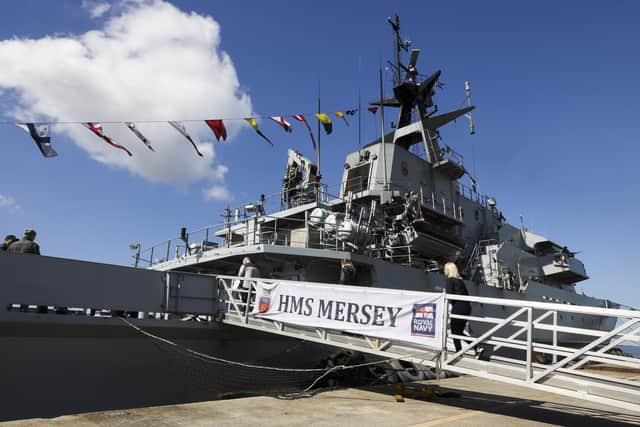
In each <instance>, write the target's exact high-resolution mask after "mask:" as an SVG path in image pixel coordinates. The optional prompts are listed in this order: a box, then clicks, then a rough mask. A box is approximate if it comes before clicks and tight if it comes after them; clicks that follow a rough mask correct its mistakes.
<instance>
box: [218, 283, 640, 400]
mask: <svg viewBox="0 0 640 427" xmlns="http://www.w3.org/2000/svg"><path fill="white" fill-rule="evenodd" d="M217 280H218V282H219V284H220V286H222V287H223V288H224V289H225V292H224V293H223V294H224V295H225V296H226V304H227V313H226V315H225V317H224V319H223V322H225V323H228V324H231V325H235V326H241V327H247V328H251V329H256V330H260V331H263V332H268V333H275V334H280V335H286V336H290V337H294V338H299V339H304V340H308V341H314V342H318V343H322V344H327V345H332V346H338V347H343V348H350V349H354V350H357V351H361V352H364V353H369V354H374V355H377V356H381V357H393V358H397V359H402V360H407V361H409V362H413V363H417V364H420V365H424V366H428V367H432V368H440V369H442V370H448V371H452V372H456V373H460V374H469V375H475V376H479V377H483V378H488V379H493V380H497V381H502V382H506V383H510V384H516V385H520V386H525V387H530V388H534V389H538V390H543V391H549V392H553V393H558V394H562V395H566V396H572V397H577V398H581V399H586V400H590V401H594V402H599V403H604V404H609V405H612V406H615V407H619V408H625V409H630V410H633V411H636V412H640V381H638V380H634V379H633V378H619V377H615V376H613V375H607V374H606V372H598V373H594V372H590V371H588V370H587V369H585V367H586V366H585V365H587V364H588V363H590V362H597V363H605V364H608V365H611V366H622V367H625V368H631V369H637V370H640V360H639V359H635V358H632V357H628V356H625V355H620V354H610V353H608V351H610V350H611V349H612V348H614V347H615V346H616V345H618V344H620V343H623V342H626V341H634V342H639V341H640V311H636V310H628V309H615V308H604V307H585V306H576V305H569V304H558V303H548V302H537V301H526V300H509V299H498V298H488V297H475V296H462V295H450V294H446V293H445V294H444V298H445V303H449V302H452V301H469V302H471V303H472V305H473V304H483V305H494V306H498V307H500V306H501V307H503V309H504V308H507V309H506V310H505V311H504V313H505V317H504V318H499V317H495V316H494V317H481V316H474V315H473V314H471V315H456V314H452V313H448V312H446V313H445V321H447V322H448V321H449V320H450V319H454V318H464V319H467V320H471V322H473V324H478V325H481V324H488V325H489V326H488V327H487V328H485V329H484V331H483V332H480V334H479V335H478V336H477V337H469V336H458V335H453V334H451V333H447V331H445V342H447V343H448V340H449V339H452V338H456V339H461V340H462V341H463V344H462V348H461V350H460V351H457V352H456V351H451V349H450V346H445V349H444V350H443V351H440V350H437V349H434V348H429V347H425V346H421V345H419V344H416V343H408V342H403V341H398V340H390V339H383V338H379V337H375V336H362V335H353V334H350V333H345V332H344V331H341V330H337V329H328V328H318V327H311V326H308V325H307V326H301V325H295V324H290V323H286V324H285V323H282V322H277V321H273V320H269V319H265V318H260V317H256V316H253V315H252V314H251V312H252V310H253V305H254V304H255V301H253V295H254V292H255V289H256V284H257V283H258V282H263V281H264V282H268V283H270V284H277V283H279V282H282V283H285V282H286V283H296V284H298V285H299V286H300V282H297V281H292V280H282V279H271V278H242V277H235V276H222V275H220V276H217ZM236 280H239V281H240V283H242V282H245V283H246V282H247V281H248V282H249V283H250V284H251V286H247V287H246V289H243V288H242V286H240V287H237V286H236V287H235V288H234V287H233V282H234V281H236ZM236 283H238V282H236ZM315 285H318V286H340V285H334V284H327V283H314V286H315ZM375 291H376V292H382V293H386V294H389V296H390V297H392V296H393V295H394V294H399V293H400V294H417V295H418V294H423V293H421V292H419V291H407V290H398V289H383V288H375ZM243 295H244V297H243ZM243 298H244V300H243ZM223 303H224V302H223ZM558 313H573V314H581V315H585V316H596V317H616V318H618V319H626V323H623V324H622V325H621V326H618V327H617V328H614V329H613V330H597V329H588V328H579V327H575V326H571V327H569V326H564V325H562V324H561V322H560V321H559V319H558V317H559V316H558ZM523 317H524V319H523ZM522 329H524V331H523V330H522ZM514 331H515V333H514ZM523 335H524V337H522V336H523ZM569 335H579V336H583V337H586V338H584V339H585V341H584V342H582V343H583V344H584V345H582V346H581V347H579V348H573V347H571V346H568V345H566V344H565V343H564V342H560V341H561V339H559V337H562V336H569ZM520 337H522V338H520ZM588 337H592V338H588ZM491 348H495V349H501V350H510V351H513V352H515V353H518V352H519V354H520V356H513V355H510V354H508V353H504V354H495V355H492V356H491V357H490V358H487V357H485V354H484V351H483V350H487V349H491ZM474 349H475V350H478V351H479V353H480V359H476V358H475V357H474V355H473V354H472V351H473V350H474ZM536 355H543V356H544V355H549V356H552V361H551V363H550V364H545V363H543V361H541V360H537V359H536V357H535V356H536Z"/></svg>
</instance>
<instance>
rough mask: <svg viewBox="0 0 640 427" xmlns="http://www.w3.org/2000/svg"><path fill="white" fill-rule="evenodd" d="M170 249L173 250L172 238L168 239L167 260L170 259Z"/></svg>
mask: <svg viewBox="0 0 640 427" xmlns="http://www.w3.org/2000/svg"><path fill="white" fill-rule="evenodd" d="M170 251H171V239H169V240H167V258H166V260H167V261H169V255H170V253H169V252H170Z"/></svg>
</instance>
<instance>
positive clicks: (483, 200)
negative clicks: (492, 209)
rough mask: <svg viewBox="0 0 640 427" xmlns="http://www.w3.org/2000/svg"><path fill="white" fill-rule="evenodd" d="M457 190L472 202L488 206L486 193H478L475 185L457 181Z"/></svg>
mask: <svg viewBox="0 0 640 427" xmlns="http://www.w3.org/2000/svg"><path fill="white" fill-rule="evenodd" d="M456 190H457V192H458V194H460V195H461V196H462V197H464V198H465V199H468V200H471V201H472V202H475V203H478V204H479V205H480V206H482V207H485V208H486V207H488V206H489V205H488V204H487V198H488V197H487V196H486V195H485V194H481V193H478V190H476V189H475V188H473V187H469V186H467V185H465V184H463V183H461V182H457V183H456Z"/></svg>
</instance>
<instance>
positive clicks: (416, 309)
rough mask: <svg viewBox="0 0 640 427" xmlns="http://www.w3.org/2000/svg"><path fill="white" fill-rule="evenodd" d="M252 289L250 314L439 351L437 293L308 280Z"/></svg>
mask: <svg viewBox="0 0 640 427" xmlns="http://www.w3.org/2000/svg"><path fill="white" fill-rule="evenodd" d="M256 288H257V290H256V300H255V305H254V307H253V312H252V313H253V315H255V316H256V317H262V318H266V319H270V320H276V321H278V322H284V323H292V324H297V325H304V326H313V327H318V328H327V329H337V330H342V331H345V332H350V333H354V334H361V335H367V336H371V337H378V338H387V339H393V340H401V341H407V342H412V343H418V344H422V345H426V346H428V347H431V348H435V349H442V337H443V329H444V327H445V325H444V324H443V323H444V310H445V309H446V307H445V306H444V296H443V294H441V293H433V292H414V291H402V290H388V289H376V288H364V287H357V286H340V285H322V284H318V283H310V282H274V283H269V282H257V283H256Z"/></svg>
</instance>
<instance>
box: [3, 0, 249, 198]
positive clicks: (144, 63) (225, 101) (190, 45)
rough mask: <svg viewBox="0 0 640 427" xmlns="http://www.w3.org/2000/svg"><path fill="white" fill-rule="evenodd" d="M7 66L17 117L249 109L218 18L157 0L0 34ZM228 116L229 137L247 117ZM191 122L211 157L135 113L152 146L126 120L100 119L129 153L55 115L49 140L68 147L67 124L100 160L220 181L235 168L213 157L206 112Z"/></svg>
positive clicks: (94, 117) (179, 177)
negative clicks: (87, 27) (86, 25)
mask: <svg viewBox="0 0 640 427" xmlns="http://www.w3.org/2000/svg"><path fill="white" fill-rule="evenodd" d="M0 70H2V73H0V91H1V90H3V89H9V92H10V94H7V95H6V96H11V97H12V98H14V97H15V98H17V99H18V105H17V106H16V107H15V110H14V113H13V114H14V115H15V116H16V119H19V120H25V119H26V120H34V119H42V118H43V117H47V118H50V119H52V120H54V121H99V120H102V121H104V122H107V121H115V122H121V121H134V122H135V121H136V120H150V121H153V120H160V121H164V120H183V119H205V118H225V117H248V116H250V115H251V111H252V109H251V100H250V98H249V96H248V95H247V94H246V93H245V92H243V91H242V90H241V88H240V82H239V81H238V77H237V74H236V71H235V68H234V66H233V63H232V61H231V58H230V57H229V55H228V54H227V53H226V52H224V51H222V50H221V49H220V26H219V24H218V23H217V22H216V21H214V20H213V18H211V17H208V16H202V15H198V14H197V13H194V12H191V13H184V12H182V11H180V10H178V9H177V8H176V7H174V6H173V5H171V4H169V3H166V2H163V1H160V0H156V1H152V2H143V3H124V6H123V11H122V13H121V14H120V15H119V16H112V17H110V18H109V19H108V20H107V21H106V22H105V23H104V27H103V28H101V29H98V30H94V31H89V32H87V33H85V34H81V35H77V36H64V37H43V38H41V39H35V40H33V39H19V38H13V39H8V40H3V41H0ZM225 124H226V125H227V131H228V134H229V137H230V138H233V136H234V135H236V134H237V133H238V132H239V130H240V129H241V126H242V124H241V121H227V122H225ZM186 126H187V128H188V130H189V131H190V132H191V133H192V135H193V136H195V137H196V139H199V140H200V141H203V140H206V141H208V142H199V143H198V146H199V149H200V151H201V152H202V153H203V154H204V158H200V157H198V156H197V155H196V154H195V152H194V150H193V148H192V147H191V145H190V144H189V142H188V141H186V140H185V139H184V138H183V137H182V136H181V135H180V134H179V133H178V132H177V131H176V130H175V129H173V128H172V127H171V126H169V125H168V124H167V123H163V122H161V123H140V122H139V123H138V128H139V129H140V131H141V132H142V133H144V134H145V136H147V138H149V139H150V140H151V143H152V145H153V147H154V148H155V150H156V152H155V153H152V152H151V151H149V150H148V148H147V147H146V146H145V145H144V144H142V143H141V142H140V141H139V140H137V139H136V137H135V135H134V134H133V133H131V132H130V131H129V130H128V129H127V128H125V126H124V125H122V124H118V123H116V124H103V128H104V130H105V133H106V134H107V135H110V136H112V137H113V138H114V139H115V140H116V141H117V142H119V143H121V144H122V145H125V146H126V147H127V148H128V149H129V150H130V151H132V152H133V157H131V158H129V157H128V156H127V155H126V154H125V153H124V152H122V151H120V150H117V149H114V148H113V147H110V146H109V145H107V144H106V143H104V142H103V141H101V140H100V139H98V138H97V137H96V136H95V135H93V134H91V133H90V132H89V131H88V130H87V129H85V128H84V127H82V126H81V125H76V124H73V125H68V124H65V125H63V124H60V125H56V126H55V127H54V128H53V132H54V133H53V141H52V142H53V144H54V148H56V150H57V151H58V153H59V154H60V155H62V156H64V146H63V145H62V144H61V143H58V144H56V138H55V137H56V135H55V133H56V132H64V133H66V134H67V135H68V136H70V137H71V139H72V140H73V142H74V143H76V144H77V145H78V146H80V147H81V148H83V149H84V150H86V151H87V152H88V153H89V155H90V156H91V157H92V158H94V159H96V160H97V161H99V162H102V163H104V164H107V165H111V166H115V167H118V168H122V169H125V170H128V171H129V172H131V173H133V174H136V175H139V176H142V177H144V178H146V179H148V180H150V181H154V182H165V183H174V184H181V185H182V184H188V183H191V182H195V181H199V180H205V181H208V182H209V185H213V184H216V183H218V184H219V183H220V181H222V180H223V178H224V174H225V173H226V171H227V170H228V169H227V167H226V166H224V165H221V164H219V163H215V162H214V155H215V151H214V146H213V143H212V142H211V141H212V140H213V135H212V134H211V132H210V130H209V129H208V128H207V127H206V126H205V124H204V123H203V122H189V123H186ZM211 188H216V187H211ZM211 188H210V189H211ZM220 188H222V187H220ZM210 189H209V190H210ZM207 191H208V190H207ZM212 194H218V195H220V194H223V193H222V192H221V190H215V191H213V193H212Z"/></svg>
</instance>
